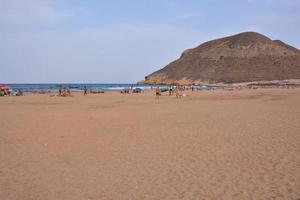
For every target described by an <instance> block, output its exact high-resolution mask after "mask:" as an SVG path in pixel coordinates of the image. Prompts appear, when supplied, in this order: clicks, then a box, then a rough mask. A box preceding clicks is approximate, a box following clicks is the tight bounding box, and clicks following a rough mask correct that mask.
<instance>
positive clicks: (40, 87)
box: [0, 83, 166, 92]
mask: <svg viewBox="0 0 300 200" xmlns="http://www.w3.org/2000/svg"><path fill="white" fill-rule="evenodd" d="M0 85H2V84H0ZM3 85H8V86H11V87H12V89H14V90H17V89H20V90H22V91H23V92H40V91H49V90H50V91H51V92H55V91H57V90H58V89H59V88H69V89H70V90H71V91H74V92H75V91H81V90H82V89H83V88H84V86H86V87H87V88H88V89H92V90H122V89H125V88H131V86H132V84H127V83H125V84H120V83H111V84H95V83H87V84H83V83H44V84H3ZM159 86H160V87H166V86H163V85H159ZM153 87H154V86H153ZM155 87H156V86H155ZM133 88H141V89H143V90H149V89H151V86H150V85H141V86H140V85H133Z"/></svg>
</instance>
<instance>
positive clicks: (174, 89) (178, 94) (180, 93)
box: [155, 86, 194, 99]
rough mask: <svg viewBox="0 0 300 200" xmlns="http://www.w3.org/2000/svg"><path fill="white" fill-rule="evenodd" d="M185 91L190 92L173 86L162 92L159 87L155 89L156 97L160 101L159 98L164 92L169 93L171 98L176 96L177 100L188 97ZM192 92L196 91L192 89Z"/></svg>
mask: <svg viewBox="0 0 300 200" xmlns="http://www.w3.org/2000/svg"><path fill="white" fill-rule="evenodd" d="M185 90H189V89H187V88H185V87H179V86H171V87H169V89H163V91H162V90H161V89H160V88H159V87H157V88H156V89H155V96H156V98H157V99H158V98H159V96H161V95H162V94H161V93H162V92H166V91H168V92H169V96H173V95H174V94H175V96H176V98H181V97H183V96H186V94H185V93H183V91H185ZM191 90H192V91H194V89H191Z"/></svg>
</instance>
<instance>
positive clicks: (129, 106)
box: [0, 89, 300, 200]
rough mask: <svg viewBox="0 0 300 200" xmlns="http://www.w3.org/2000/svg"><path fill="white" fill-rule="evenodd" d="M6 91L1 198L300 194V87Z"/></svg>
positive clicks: (0, 124) (1, 101)
mask: <svg viewBox="0 0 300 200" xmlns="http://www.w3.org/2000/svg"><path fill="white" fill-rule="evenodd" d="M165 95H166V96H162V97H160V99H159V100H158V101H157V100H155V96H154V92H145V93H143V94H132V95H121V94H119V93H117V92H107V93H105V94H97V95H88V96H83V95H82V93H75V94H74V97H50V96H49V94H27V95H26V96H24V97H1V98H0V110H1V115H0V199H3V200H33V199H42V200H54V199H55V200H67V199H72V200H82V199H90V200H102V199H103V200H110V199H112V200H113V199H121V200H122V199H124V200H129V199H132V200H141V199H151V200H152V199H166V200H176V199H184V200H187V199H195V200H198V199H209V200H211V199H230V200H231V199H237V200H241V199H291V200H297V199H300V89H258V90H243V91H201V92H200V91H198V92H193V93H192V92H188V96H187V97H183V98H181V99H176V98H175V97H169V96H167V94H165Z"/></svg>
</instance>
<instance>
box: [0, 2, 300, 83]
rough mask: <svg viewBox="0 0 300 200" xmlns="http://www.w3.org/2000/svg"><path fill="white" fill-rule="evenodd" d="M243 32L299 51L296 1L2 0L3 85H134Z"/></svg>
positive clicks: (0, 68) (299, 10)
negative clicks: (195, 51)
mask: <svg viewBox="0 0 300 200" xmlns="http://www.w3.org/2000/svg"><path fill="white" fill-rule="evenodd" d="M244 31H256V32H260V33H262V34H265V35H267V36H268V37H270V38H272V39H280V40H282V41H284V42H286V43H288V44H290V45H292V46H295V47H297V48H300V0H209V1H208V0H207V1H204V0H202V1H200V0H184V1H183V0H151V1H149V0H84V1H83V0H0V38H1V40H0V72H1V73H0V74H1V75H0V82H2V83H57V82H65V83H66V82H69V83H71V82H73V83H76V82H82V83H87V82H94V83H131V82H137V81H139V80H142V79H143V78H144V76H146V75H148V74H149V73H151V72H153V71H155V70H157V69H160V68H162V67H164V66H165V65H167V64H168V63H169V62H171V61H173V60H174V59H177V58H178V57H179V56H180V54H181V53H182V52H183V51H184V50H185V49H188V48H193V47H195V46H198V45H199V44H201V43H203V42H205V41H207V40H211V39H215V38H219V37H223V36H227V35H231V34H236V33H239V32H244Z"/></svg>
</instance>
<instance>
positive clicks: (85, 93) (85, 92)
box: [83, 86, 88, 96]
mask: <svg viewBox="0 0 300 200" xmlns="http://www.w3.org/2000/svg"><path fill="white" fill-rule="evenodd" d="M87 91H88V89H87V87H86V86H84V88H83V95H84V96H86V95H87Z"/></svg>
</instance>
